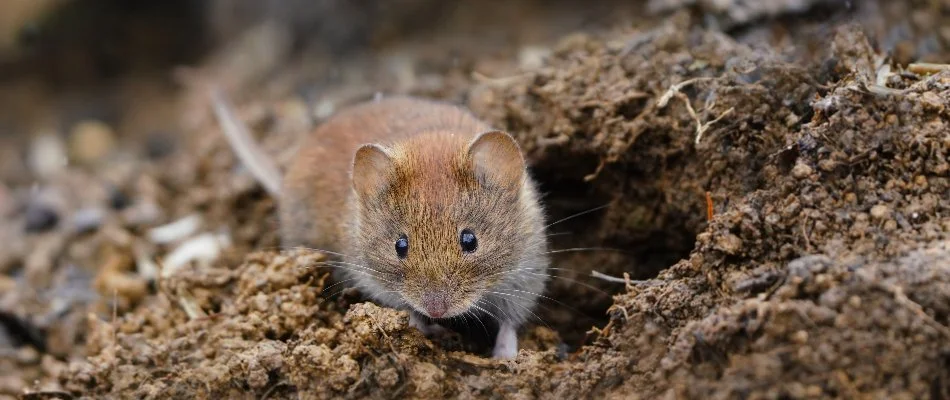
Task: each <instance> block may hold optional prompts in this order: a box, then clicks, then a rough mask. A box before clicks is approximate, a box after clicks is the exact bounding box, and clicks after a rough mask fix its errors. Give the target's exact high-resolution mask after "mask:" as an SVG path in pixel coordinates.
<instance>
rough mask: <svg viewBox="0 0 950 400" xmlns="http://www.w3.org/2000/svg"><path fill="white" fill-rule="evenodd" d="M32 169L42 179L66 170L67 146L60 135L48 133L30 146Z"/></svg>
mask: <svg viewBox="0 0 950 400" xmlns="http://www.w3.org/2000/svg"><path fill="white" fill-rule="evenodd" d="M28 160H29V164H30V169H31V170H33V173H34V174H36V176H37V177H40V178H49V177H51V176H54V175H56V174H58V173H59V172H60V171H62V170H63V169H65V168H66V165H67V164H68V162H67V161H68V158H67V156H66V144H64V143H63V140H62V139H61V138H60V137H59V135H57V134H55V133H46V134H42V135H40V136H38V137H37V138H36V139H34V140H33V142H32V143H31V144H30V156H29V158H28Z"/></svg>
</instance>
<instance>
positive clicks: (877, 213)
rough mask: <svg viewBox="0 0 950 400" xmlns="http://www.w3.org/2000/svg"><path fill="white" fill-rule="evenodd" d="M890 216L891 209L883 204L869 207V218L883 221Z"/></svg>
mask: <svg viewBox="0 0 950 400" xmlns="http://www.w3.org/2000/svg"><path fill="white" fill-rule="evenodd" d="M890 215H891V209H890V208H889V207H887V206H886V205H884V204H878V205H876V206H874V207H871V217H872V218H874V219H884V218H887V217H888V216H890Z"/></svg>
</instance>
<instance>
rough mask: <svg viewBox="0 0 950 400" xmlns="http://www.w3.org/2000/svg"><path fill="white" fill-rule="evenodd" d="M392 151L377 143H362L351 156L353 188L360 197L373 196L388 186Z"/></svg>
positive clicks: (391, 167) (390, 175)
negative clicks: (354, 154)
mask: <svg viewBox="0 0 950 400" xmlns="http://www.w3.org/2000/svg"><path fill="white" fill-rule="evenodd" d="M391 153H392V152H391V151H390V150H389V149H387V148H385V147H383V146H380V145H378V144H364V145H362V146H360V148H359V149H358V150H356V156H354V157H353V189H355V190H356V194H357V195H358V196H360V197H367V196H375V195H377V194H379V193H380V192H382V191H383V190H385V189H386V188H387V187H389V184H390V181H391V179H392V173H393V159H392V154H391Z"/></svg>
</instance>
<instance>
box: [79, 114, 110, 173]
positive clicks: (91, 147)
mask: <svg viewBox="0 0 950 400" xmlns="http://www.w3.org/2000/svg"><path fill="white" fill-rule="evenodd" d="M113 147H115V133H114V132H113V130H112V127H110V126H109V125H107V124H106V123H104V122H102V121H96V120H87V121H80V122H79V123H77V124H76V125H75V126H73V129H72V131H71V132H70V134H69V155H70V156H72V158H73V159H75V160H76V161H77V162H79V163H82V164H95V163H97V162H99V161H102V159H103V158H105V157H106V156H107V155H109V153H111V152H112V149H113Z"/></svg>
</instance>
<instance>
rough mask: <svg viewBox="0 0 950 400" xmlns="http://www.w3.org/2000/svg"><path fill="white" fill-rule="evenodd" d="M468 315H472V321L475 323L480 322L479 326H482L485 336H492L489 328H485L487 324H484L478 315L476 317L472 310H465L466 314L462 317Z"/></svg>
mask: <svg viewBox="0 0 950 400" xmlns="http://www.w3.org/2000/svg"><path fill="white" fill-rule="evenodd" d="M472 306H474V307H478V306H476V305H474V304H472ZM466 314H470V315H471V316H472V319H474V320H475V322H478V324H479V325H481V326H482V330H483V331H485V336H491V333H490V332H488V327H487V326H485V323H484V322H482V320H481V318H478V315H476V314H475V313H473V312H472V310H465V313H464V314H462V315H466Z"/></svg>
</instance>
